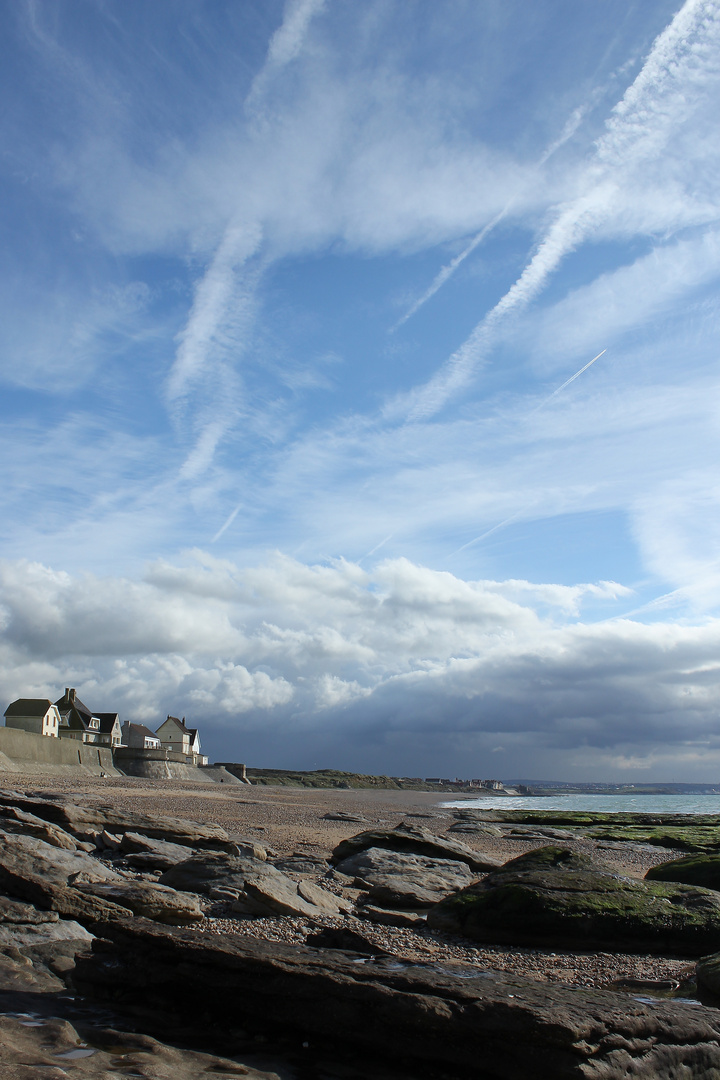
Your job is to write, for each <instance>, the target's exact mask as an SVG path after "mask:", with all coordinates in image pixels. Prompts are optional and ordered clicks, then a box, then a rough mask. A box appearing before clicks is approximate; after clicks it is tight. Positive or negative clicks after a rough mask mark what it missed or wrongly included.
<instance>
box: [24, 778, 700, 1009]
mask: <svg viewBox="0 0 720 1080" xmlns="http://www.w3.org/2000/svg"><path fill="white" fill-rule="evenodd" d="M5 780H6V782H5V784H4V785H3V786H4V787H6V788H10V787H12V788H13V789H15V790H22V791H32V792H42V793H45V794H56V795H62V796H63V797H66V798H71V799H73V800H75V801H78V802H80V801H82V802H95V803H98V804H102V803H106V804H110V805H112V806H113V807H115V808H117V809H119V810H131V811H139V812H144V813H149V814H163V815H167V816H170V817H178V818H187V819H190V820H193V821H199V822H202V823H204V824H216V825H220V826H222V828H224V829H225V830H226V831H227V832H228V834H229V836H230V838H231V839H233V840H238V841H252V842H254V843H255V844H258V845H260V846H261V847H263V848H264V849H265V850H266V851H267V852H268V855H269V856H270V858H271V859H272V858H275V857H276V856H289V855H293V854H296V853H297V854H305V855H308V856H312V857H316V858H327V857H328V856H329V855H330V853H331V851H332V850H333V848H334V847H335V846H336V845H337V844H339V843H340V841H342V840H344V839H346V838H348V837H350V836H353V835H355V834H356V833H359V832H362V831H364V830H366V829H371V828H373V827H375V826H382V827H393V826H395V825H397V824H399V823H400V822H402V821H405V822H407V823H409V824H416V825H422V826H423V827H425V828H427V829H429V830H430V831H431V832H433V833H436V834H438V835H444V834H445V832H446V830H447V829H448V828H449V827H450V826H451V825H452V824H453V822H454V821H456V816H455V815H456V813H457V811H456V810H453V809H452V808H448V807H443V806H442V803H443V802H446V801H448V797H447V796H446V795H441V794H438V793H436V792H422V791H398V790H382V789H310V788H293V787H288V786H283V787H264V786H254V787H253V786H246V785H242V786H240V785H237V786H236V785H228V786H224V785H220V784H200V783H192V782H185V781H176V780H166V781H164V780H144V779H135V778H130V777H120V778H118V777H112V778H95V777H86V776H77V777H76V776H73V777H70V778H68V777H66V776H63V777H49V776H42V777H38V775H37V774H12V776H7V777H6V778H5ZM341 816H345V819H344V820H338V818H339V817H341ZM351 817H352V818H355V819H356V820H354V821H353V820H349V818H351ZM463 842H465V843H467V844H468V846H470V847H472V848H474V849H475V850H476V851H479V852H482V853H484V854H487V855H491V856H494V857H495V858H499V859H501V860H503V861H505V860H508V859H512V858H514V857H516V856H518V855H521V854H523V853H524V852H526V851H528V850H531V849H532V848H537V847H540V846H542V844H543V842H542V841H538V840H524V839H519V838H518V839H515V838H513V839H509V838H508V837H507V836H502V837H499V836H482V837H477V836H467V837H465V836H464V837H463ZM550 842H552V841H544V843H550ZM563 846H567V847H570V848H574V849H575V850H578V851H581V852H584V853H587V854H592V855H593V857H594V858H595V859H596V860H597V861H599V862H601V863H603V864H605V865H606V866H607V867H608V868H610V869H612V870H613V871H615V872H618V873H622V874H623V875H626V876H628V877H635V878H642V877H643V875H644V874H645V872H646V870H648V869H649V868H650V867H651V866H654V865H656V864H658V863H660V862H665V861H667V860H668V859H672V858H676V857H679V856H680V855H682V854H683V853H682V852H679V851H673V850H671V849H668V848H657V847H656V848H652V847H650V846H649V845H647V846H646V845H626V844H622V843H599V842H596V841H592V840H588V839H585V838H583V839H573V840H568V841H563ZM319 880H320V878H319V877H318V881H319ZM323 886H324V887H325V888H330V889H331V890H333V891H336V892H337V893H338V895H340V894H341V893H344V894H345V895H347V894H348V892H350V894H352V890H348V888H347V884H346V883H344V884H342V885H341V884H339V883H334V882H332V881H328V880H327V878H324V879H323ZM339 922H342V923H343V925H346V926H350V927H351V928H353V929H356V930H358V931H360V932H362V934H363V935H364V936H365V937H366V938H367V939H368V940H370V941H371V942H372V943H373V944H374V945H376V946H378V947H379V948H382V949H384V950H386V951H387V952H388V953H390V954H392V955H394V956H397V957H398V958H399V959H401V960H406V961H409V962H413V963H442V964H444V965H472V966H473V967H476V968H489V969H493V970H497V971H505V972H512V973H515V974H518V975H523V976H527V977H529V978H532V979H535V980H538V981H539V982H545V983H555V984H565V985H569V986H576V987H591V988H592V987H595V988H598V987H610V986H612V985H613V984H615V983H618V982H621V981H623V980H635V981H637V983H638V993H641V992H642V985H641V984H642V983H643V982H645V981H647V982H650V983H652V982H668V983H673V984H677V983H680V984H681V985H682V983H683V981H684V980H686V979H688V978H689V977H690V976H691V974H692V970H693V967H694V965H693V964H692V963H689V962H688V961H687V959H677V958H674V957H662V956H654V955H642V954H641V955H630V954H625V953H609V952H576V951H558V950H557V949H555V950H553V951H547V950H543V949H532V948H522V947H516V946H484V945H482V944H481V943H477V942H470V941H468V940H466V939H463V938H460V937H456V936H453V935H449V934H444V933H442V932H440V931H436V930H431V929H429V928H427V927H425V926H424V925H421V926H418V927H399V926H386V925H377V924H375V923H373V922H369V921H367V920H365V919H359V918H357V917H355V916H354V915H350V916H344V917H343V918H342V919H340V918H338V917H337V916H325V917H322V916H321V917H318V918H315V919H311V920H310V919H306V918H302V917H287V916H285V917H277V918H254V919H248V918H237V917H233V916H232V915H230V914H229V913H228V912H227V911H225V910H223V907H222V905H220V904H215V905H212V906H210V907H209V908H208V911H207V913H206V918H205V920H204V921H203V923H200V924H198V925H197V929H199V930H204V931H208V932H210V933H213V934H218V935H224V934H242V935H244V936H247V937H254V938H264V939H267V940H270V941H283V942H296V943H298V944H302V943H303V942H304V941H305V940H306V938H307V936H308V935H309V934H312V933H314V932H317V930H318V926H321V927H322V926H324V925H325V926H336V925H338V923H339Z"/></svg>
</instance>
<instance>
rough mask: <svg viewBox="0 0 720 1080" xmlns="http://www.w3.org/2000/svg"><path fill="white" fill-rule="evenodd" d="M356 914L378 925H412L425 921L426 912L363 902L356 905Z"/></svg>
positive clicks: (421, 923)
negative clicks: (396, 908) (396, 909)
mask: <svg viewBox="0 0 720 1080" xmlns="http://www.w3.org/2000/svg"><path fill="white" fill-rule="evenodd" d="M357 915H358V918H360V919H367V920H368V921H369V922H374V923H378V925H379V926H400V927H406V928H407V927H413V926H415V927H416V926H418V924H419V925H421V926H422V925H423V924H424V923H426V922H427V914H426V913H425V912H419V911H395V910H394V909H390V908H381V907H377V905H375V904H363V905H362V907H358V909H357Z"/></svg>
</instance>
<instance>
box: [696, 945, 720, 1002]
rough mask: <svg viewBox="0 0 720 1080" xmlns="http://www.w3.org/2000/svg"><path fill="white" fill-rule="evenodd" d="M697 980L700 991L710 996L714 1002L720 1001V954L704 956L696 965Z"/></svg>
mask: <svg viewBox="0 0 720 1080" xmlns="http://www.w3.org/2000/svg"><path fill="white" fill-rule="evenodd" d="M695 978H696V979H697V986H698V990H699V991H700V992H701V993H704V994H709V995H710V997H711V998H712V999H713V1000H714V1001H720V953H713V954H712V955H711V956H703V958H702V959H701V960H698V962H697V964H696V965H695Z"/></svg>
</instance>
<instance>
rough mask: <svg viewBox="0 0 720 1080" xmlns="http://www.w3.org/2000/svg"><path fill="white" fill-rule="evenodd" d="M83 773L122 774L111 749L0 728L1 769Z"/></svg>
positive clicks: (1, 770) (30, 732)
mask: <svg viewBox="0 0 720 1080" xmlns="http://www.w3.org/2000/svg"><path fill="white" fill-rule="evenodd" d="M77 770H80V771H81V772H84V773H87V774H89V775H91V776H99V775H100V774H101V773H105V774H106V775H107V776H120V775H121V774H120V773H119V772H118V770H117V769H116V768H115V766H114V765H113V756H112V750H110V748H109V747H106V746H91V745H88V744H86V743H81V742H79V741H78V740H77V739H51V738H50V736H48V735H35V734H34V733H33V732H32V731H21V730H20V729H19V728H6V727H0V772H6V773H13V772H18V773H21V772H22V773H29V772H36V773H57V772H76V771H77Z"/></svg>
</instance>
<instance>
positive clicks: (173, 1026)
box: [74, 919, 720, 1080]
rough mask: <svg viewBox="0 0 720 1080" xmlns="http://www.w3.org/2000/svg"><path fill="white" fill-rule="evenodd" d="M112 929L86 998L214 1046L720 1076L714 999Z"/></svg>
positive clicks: (523, 1070)
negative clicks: (215, 1041)
mask: <svg viewBox="0 0 720 1080" xmlns="http://www.w3.org/2000/svg"><path fill="white" fill-rule="evenodd" d="M102 934H103V937H102V938H101V939H96V940H95V941H94V942H93V943H92V952H91V953H85V954H83V955H81V956H80V957H78V960H77V966H76V969H75V973H74V983H75V985H76V987H77V988H78V990H79V991H80V992H82V993H83V994H85V995H88V996H90V997H94V998H95V999H96V1000H100V1001H111V1002H112V1005H113V1008H115V1009H120V1010H122V1011H124V1012H125V1013H127V1014H128V1015H129V1016H130V1017H133V1018H136V1022H142V1023H148V1022H152V1023H153V1025H155V1028H156V1029H159V1030H160V1031H161V1032H164V1031H173V1030H174V1031H180V1032H182V1033H183V1035H184V1037H185V1038H186V1039H188V1038H190V1037H191V1036H192V1035H193V1034H194V1033H198V1032H199V1033H200V1035H201V1036H202V1037H205V1038H207V1030H208V1027H211V1029H212V1030H216V1031H222V1032H223V1033H224V1034H226V1035H227V1037H228V1039H232V1037H233V1034H234V1033H235V1032H237V1031H238V1029H241V1030H244V1031H248V1030H252V1031H254V1032H258V1033H261V1034H262V1033H267V1034H268V1035H269V1036H270V1037H272V1036H273V1035H275V1034H277V1032H278V1031H282V1032H283V1034H284V1035H287V1036H288V1037H295V1038H297V1039H298V1040H301V1039H302V1040H306V1041H307V1040H309V1041H310V1042H311V1045H312V1044H313V1043H317V1042H318V1040H320V1041H321V1043H322V1044H323V1045H325V1046H327V1047H332V1046H335V1047H337V1048H338V1049H339V1051H342V1052H343V1053H344V1054H345V1055H346V1060H347V1057H348V1056H350V1055H352V1060H353V1061H354V1062H355V1064H356V1066H357V1065H358V1064H360V1063H361V1064H362V1067H363V1068H364V1070H365V1071H364V1073H363V1075H367V1076H375V1075H397V1073H401V1072H402V1071H403V1069H407V1070H408V1072H409V1071H410V1070H411V1069H413V1072H412V1075H415V1076H418V1075H423V1076H426V1075H435V1074H441V1075H443V1076H446V1077H451V1078H456V1080H460V1078H465V1077H477V1076H479V1075H482V1076H484V1077H488V1080H490V1078H493V1080H497V1078H502V1080H531V1078H532V1080H536V1078H537V1080H540V1078H545V1077H552V1078H553V1080H619V1078H620V1077H630V1076H632V1077H633V1080H671V1078H675V1080H677V1078H678V1077H681V1076H682V1077H688V1078H690V1077H692V1078H693V1080H715V1078H716V1077H717V1076H718V1074H720V1013H718V1012H717V1010H715V1009H711V1008H705V1007H703V1006H701V1005H695V1004H684V1003H679V1002H675V1001H670V1002H666V1001H654V1002H652V1004H645V1003H643V1002H641V1001H637V1000H636V999H634V998H632V997H630V996H629V995H626V994H619V993H614V992H611V991H602V990H579V989H570V988H568V987H563V986H557V985H547V984H542V983H538V982H536V981H534V980H532V979H526V978H522V977H520V976H516V975H512V974H508V973H504V972H496V971H492V970H484V969H482V968H476V967H471V966H469V965H468V966H462V965H460V966H455V965H453V967H452V969H451V968H450V967H449V966H448V965H447V964H442V965H432V964H412V963H403V962H400V961H398V960H397V959H396V958H395V957H390V958H387V959H384V958H382V957H379V958H372V957H358V956H357V955H355V956H352V955H346V954H345V953H344V952H342V951H338V950H336V949H322V948H319V949H315V948H309V947H307V946H303V945H296V944H293V945H288V944H280V943H277V942H271V941H261V940H256V939H253V938H250V937H245V936H242V935H223V936H218V935H214V934H210V933H205V932H203V931H192V932H191V931H187V930H182V929H178V928H175V927H163V926H160V925H159V924H157V923H151V922H148V921H146V920H142V919H138V920H133V921H131V922H122V921H121V922H117V923H113V924H110V925H108V926H107V927H103V930H102ZM394 1069H397V1073H396V1072H394V1071H393V1070H394ZM328 1071H329V1070H328ZM356 1071H357V1069H356ZM313 1075H316V1074H313Z"/></svg>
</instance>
